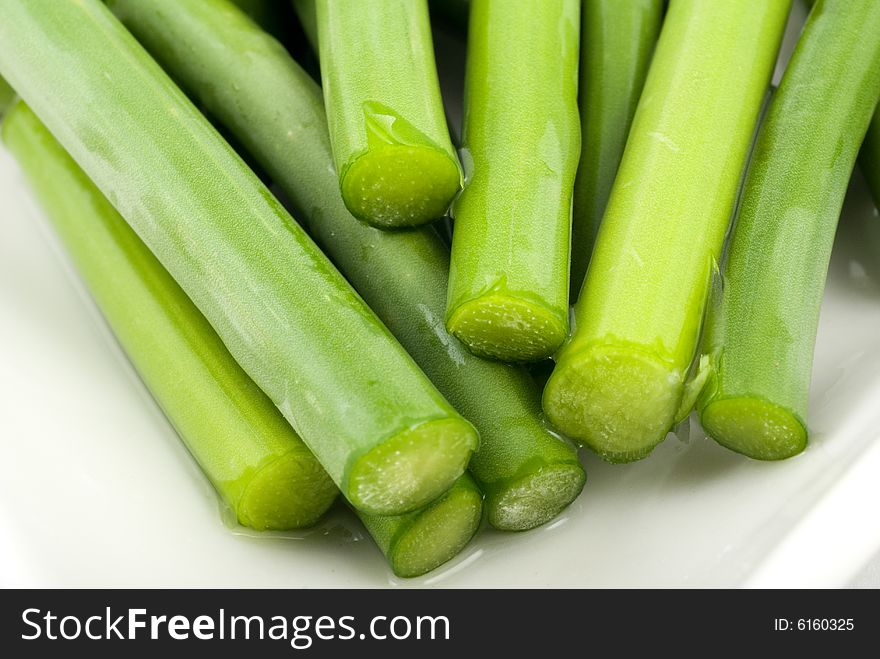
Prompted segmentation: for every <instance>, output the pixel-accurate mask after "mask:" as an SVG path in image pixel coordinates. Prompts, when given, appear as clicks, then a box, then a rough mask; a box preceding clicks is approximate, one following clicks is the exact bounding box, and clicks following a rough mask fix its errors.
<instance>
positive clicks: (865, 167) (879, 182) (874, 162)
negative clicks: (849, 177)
mask: <svg viewBox="0 0 880 659" xmlns="http://www.w3.org/2000/svg"><path fill="white" fill-rule="evenodd" d="M859 162H860V163H861V166H862V172H863V173H864V175H865V178H866V179H867V181H868V186H869V187H870V188H871V192H872V193H873V194H874V205H875V206H876V207H877V208H880V110H878V111H877V112H875V113H874V118H873V120H872V121H871V125H870V127H869V128H868V133H867V134H866V135H865V141H864V142H863V143H862V153H861V157H860V159H859Z"/></svg>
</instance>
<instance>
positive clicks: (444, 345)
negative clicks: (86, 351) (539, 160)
mask: <svg viewBox="0 0 880 659" xmlns="http://www.w3.org/2000/svg"><path fill="white" fill-rule="evenodd" d="M111 6H113V8H114V9H115V11H116V12H117V13H118V15H119V16H120V17H121V18H122V20H123V21H124V23H125V24H126V25H127V26H128V28H129V29H130V30H131V31H132V32H133V33H134V34H135V35H136V36H137V38H138V39H139V40H140V41H141V42H142V43H143V44H144V45H145V46H146V47H147V48H148V49H149V50H150V52H151V53H152V54H153V55H154V57H156V59H157V60H158V61H159V62H160V63H161V64H162V65H163V66H165V67H166V68H167V69H168V71H169V72H170V73H171V74H172V75H173V76H174V77H175V79H177V80H179V81H180V82H181V84H182V85H183V86H184V87H185V89H186V90H187V91H188V92H189V93H191V94H192V95H193V96H194V98H196V99H197V100H198V101H199V102H200V103H202V104H204V106H205V107H206V108H207V109H208V110H209V111H210V112H211V114H212V115H213V116H215V117H216V118H217V119H218V120H219V121H220V122H222V123H223V124H224V126H225V127H226V128H227V129H228V130H229V131H230V132H232V133H233V134H234V135H235V136H236V137H237V138H238V139H239V140H240V141H241V143H242V144H243V145H245V147H246V148H247V149H248V150H249V151H250V152H251V153H252V154H253V156H254V157H255V158H256V159H257V160H258V161H259V163H260V165H261V166H262V167H263V168H264V169H265V170H266V171H267V172H269V174H270V175H271V176H272V177H273V178H274V179H275V181H276V182H277V183H278V185H279V186H280V187H281V188H282V189H283V191H284V192H285V194H286V195H287V196H288V197H289V198H290V199H291V201H292V202H293V203H294V204H295V206H296V207H297V208H298V214H299V215H300V216H301V217H303V218H305V219H307V220H308V229H309V231H310V232H311V233H312V235H313V236H314V237H315V238H316V239H317V240H318V242H319V243H320V244H321V245H322V247H323V248H324V249H325V250H326V251H327V253H328V254H329V255H330V256H331V257H332V258H333V260H334V262H335V263H336V264H337V265H338V266H339V268H340V269H341V270H342V271H343V273H344V274H345V275H346V277H348V279H349V281H351V282H352V283H353V284H354V286H355V287H356V288H357V290H358V292H359V293H360V294H361V295H363V296H364V298H365V299H366V301H367V302H368V303H369V304H370V306H371V307H372V308H373V310H374V311H375V312H376V313H377V314H378V315H379V317H380V318H381V319H382V320H383V321H384V322H385V323H386V324H387V326H388V327H389V328H390V329H391V331H392V332H393V333H394V334H395V336H396V337H397V338H398V339H399V340H400V341H401V343H402V344H403V346H404V347H405V348H406V349H407V350H408V351H409V352H410V354H411V355H412V356H413V358H414V359H415V360H416V361H417V362H418V364H419V365H420V366H421V367H422V368H423V369H424V371H425V372H426V373H427V374H428V376H429V377H430V378H431V379H432V380H433V382H434V383H435V384H436V385H437V387H438V388H439V389H440V390H441V391H442V392H443V393H444V395H445V396H446V397H447V398H448V399H449V400H450V401H451V402H452V403H453V404H454V405H455V407H456V409H458V410H459V411H460V412H462V413H463V414H464V415H465V417H467V418H468V419H469V420H470V421H471V422H472V423H474V425H475V426H476V427H477V429H478V430H479V432H480V435H481V446H480V450H479V452H478V453H477V454H475V455H474V457H473V459H472V460H471V463H470V470H471V472H472V474H473V475H474V476H475V477H476V479H477V481H478V482H479V484H480V487H481V488H482V489H483V491H484V492H485V494H486V509H487V512H488V519H489V522H490V523H491V524H493V525H494V526H496V527H498V528H501V529H506V530H524V529H528V528H532V527H534V526H537V525H540V524H543V523H544V522H546V521H548V520H550V519H552V518H553V517H555V516H556V515H557V514H558V513H559V512H560V511H561V510H562V509H564V508H565V507H566V506H567V505H568V504H569V503H570V502H571V501H572V500H573V499H574V498H575V497H576V496H577V495H578V494H579V493H580V491H581V489H582V487H583V485H584V479H585V476H584V472H583V469H582V467H581V466H580V464H579V462H578V458H577V454H576V452H575V450H574V448H573V447H572V446H571V445H570V444H569V443H568V442H565V441H563V440H561V439H559V438H558V437H556V436H555V435H554V434H553V433H551V432H550V431H549V430H548V429H547V428H546V427H545V426H544V424H543V423H542V422H541V419H540V404H539V401H538V392H537V390H536V387H535V385H534V383H533V382H532V381H531V380H530V378H529V376H528V375H527V374H526V373H525V371H523V370H522V369H521V368H515V367H510V366H505V365H502V364H497V363H492V362H488V361H484V360H481V359H479V358H477V357H475V356H473V355H471V354H470V353H469V352H468V351H467V350H466V349H465V348H464V347H463V346H462V345H461V344H460V343H459V342H458V341H457V340H456V339H455V338H453V337H452V336H450V335H449V334H448V333H447V332H446V329H445V327H444V325H443V312H444V307H445V301H446V300H445V283H446V278H447V274H448V265H447V263H448V258H449V253H448V250H447V249H446V247H445V246H444V245H443V243H442V241H441V240H440V239H439V237H438V236H437V234H436V233H435V231H434V230H433V229H432V228H423V229H418V230H411V231H406V232H385V231H380V230H378V229H374V228H372V227H370V226H367V225H365V224H363V223H361V222H358V221H357V220H356V219H355V218H354V217H353V216H352V215H351V213H349V212H348V211H347V209H346V207H345V205H344V203H343V200H342V198H341V196H340V194H339V190H338V186H337V182H336V180H335V176H334V174H333V170H332V154H331V147H330V141H329V137H328V134H327V124H326V121H325V119H324V108H323V105H322V103H321V92H320V89H319V88H318V86H317V85H316V84H315V82H314V81H313V80H312V79H311V78H309V77H308V75H306V74H305V73H304V72H303V71H302V69H301V68H300V67H299V66H298V65H297V64H296V63H295V62H294V61H293V60H292V59H291V58H290V57H289V55H288V54H287V53H286V52H285V51H284V50H283V48H282V47H281V46H280V45H279V44H278V43H277V42H275V41H274V40H273V39H272V38H271V37H270V36H269V35H267V34H266V33H265V32H263V31H262V30H261V29H260V28H259V27H258V26H256V25H255V24H253V23H252V22H251V21H249V20H247V18H246V17H245V16H243V15H242V14H241V13H240V12H238V11H236V10H235V9H234V8H233V7H231V5H230V3H229V2H228V0H114V1H113V2H111ZM245 60H246V61H247V62H248V66H247V67H242V66H241V65H240V63H241V62H242V61H245Z"/></svg>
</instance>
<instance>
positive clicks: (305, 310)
mask: <svg viewBox="0 0 880 659" xmlns="http://www.w3.org/2000/svg"><path fill="white" fill-rule="evenodd" d="M233 9H235V11H238V9H236V8H233ZM0 13H2V15H3V21H2V22H0V71H2V74H3V75H4V76H5V77H6V78H7V80H8V81H9V82H10V84H11V85H12V86H13V87H14V88H15V90H16V91H17V92H18V93H19V94H20V95H21V96H22V98H23V99H24V100H25V101H26V102H27V103H28V105H29V106H30V107H31V108H32V109H33V110H34V112H35V114H36V115H37V116H38V117H40V119H41V120H42V121H43V122H44V123H45V124H46V126H47V127H48V128H49V130H51V131H52V133H53V134H54V135H55V136H56V138H57V139H58V141H59V142H60V143H61V144H62V145H63V146H64V148H65V149H66V150H67V151H68V152H69V153H70V154H71V156H72V157H73V158H74V159H75V160H76V161H77V163H78V164H79V165H80V166H81V167H82V169H83V170H84V171H85V172H86V174H87V175H88V176H89V177H90V178H91V179H92V181H94V182H95V184H96V185H97V186H98V188H99V189H100V190H101V191H102V193H103V194H104V195H105V196H106V197H107V198H108V199H109V200H110V201H111V203H112V204H113V205H114V206H115V207H116V209H117V210H118V211H119V212H120V214H121V215H122V216H123V217H124V218H125V220H126V221H127V222H128V223H129V224H130V225H131V226H132V228H133V229H134V230H135V231H136V232H137V233H138V235H139V236H140V237H141V239H142V240H143V241H144V242H145V243H146V244H147V246H148V247H149V248H150V250H151V251H152V252H153V253H154V254H155V255H156V257H157V258H158V259H159V261H160V262H161V263H162V265H163V266H164V267H165V268H166V269H167V270H168V272H169V273H170V274H171V275H172V277H174V279H175V280H176V281H177V282H178V284H179V285H180V286H181V288H182V289H183V290H184V291H185V292H186V294H187V295H188V296H189V297H190V299H192V300H193V302H194V303H195V304H196V306H197V307H198V308H199V310H200V311H201V312H202V313H203V314H204V316H205V317H206V318H207V319H208V322H209V323H210V324H211V326H212V327H213V328H214V330H215V331H216V332H217V334H218V336H219V337H220V339H221V340H222V341H223V343H224V344H225V345H226V347H227V348H228V349H229V352H230V353H231V354H232V355H233V357H234V358H235V360H236V361H237V362H238V363H239V364H240V365H241V367H242V369H243V370H244V371H245V372H246V373H247V374H248V375H249V376H250V377H251V378H252V379H253V380H254V382H256V383H257V385H258V386H259V387H260V389H262V390H263V391H264V392H265V393H266V394H267V395H268V396H269V398H270V399H271V400H272V402H273V403H274V404H275V405H276V406H278V407H279V409H280V410H281V411H282V412H283V413H284V415H285V417H286V418H287V420H288V421H289V422H290V423H291V425H292V426H293V428H294V429H295V430H296V431H297V433H298V434H299V435H300V437H302V438H303V440H304V441H305V442H306V444H307V445H308V446H309V448H310V449H311V451H312V452H313V453H314V454H315V456H316V457H317V458H318V460H319V462H320V463H321V465H322V466H323V467H324V469H325V470H326V471H327V473H328V474H329V475H330V477H331V478H332V479H333V481H334V482H335V483H336V485H337V486H338V487H339V488H340V490H341V491H342V493H343V494H344V495H345V497H346V498H347V499H348V500H349V501H350V502H351V503H352V504H353V505H354V506H355V507H356V508H358V509H359V510H361V511H364V512H369V513H373V514H383V515H389V514H402V513H405V512H408V511H411V510H415V509H417V508H420V507H422V506H424V505H425V504H427V503H429V502H430V501H432V500H434V499H436V498H437V497H438V496H440V495H441V494H442V493H443V492H445V491H446V490H448V489H449V487H450V486H451V485H452V484H453V483H454V482H455V480H456V479H457V478H458V477H459V476H460V475H461V474H462V473H463V471H464V469H465V467H466V465H467V462H468V460H469V458H470V455H471V453H472V451H473V450H474V449H475V448H476V446H477V443H478V435H477V433H476V431H475V430H474V428H473V426H471V424H470V423H468V422H467V421H465V420H464V419H463V418H462V417H461V416H460V415H459V414H458V413H457V412H456V411H455V410H454V409H453V408H452V406H451V405H450V404H449V403H448V402H447V401H446V399H445V398H443V396H442V395H441V394H440V393H439V392H438V391H437V390H436V388H435V387H434V386H433V385H432V384H431V382H430V381H429V380H428V378H427V376H425V374H424V373H422V371H421V370H420V369H419V368H418V367H417V365H416V364H415V362H413V360H412V358H411V357H410V356H409V355H408V354H407V353H406V352H405V350H404V349H403V348H402V347H401V346H400V344H399V343H397V341H396V340H395V339H394V338H393V336H392V335H391V333H390V332H389V331H388V330H387V328H385V326H384V325H383V324H382V323H381V321H380V320H379V319H378V318H377V317H376V315H375V314H374V313H373V312H372V311H371V310H370V309H369V307H368V306H367V305H366V303H364V301H363V300H362V299H361V298H360V297H359V296H358V295H357V294H356V293H355V291H354V290H353V289H352V288H351V286H350V285H349V284H348V282H346V281H345V279H344V278H343V277H342V275H341V274H339V272H338V271H337V270H336V269H335V268H334V267H333V265H332V264H331V263H330V261H329V260H328V259H327V257H325V256H324V254H323V253H322V252H320V251H319V250H318V248H317V247H316V246H315V245H314V243H313V242H312V241H311V239H310V238H309V237H308V236H307V235H306V233H305V232H304V230H303V229H302V228H301V227H300V226H299V225H297V224H296V222H294V221H293V219H292V218H291V217H290V215H289V214H288V213H287V212H286V211H285V210H284V208H283V207H282V206H281V204H280V203H278V201H277V200H276V199H275V198H274V197H273V196H272V195H271V193H270V192H269V191H268V190H267V189H266V187H265V186H264V185H263V184H262V183H261V182H260V181H259V179H258V178H257V177H256V176H255V175H254V173H253V172H252V171H251V170H250V169H249V168H248V167H247V166H246V165H245V163H244V162H243V161H242V160H241V158H240V157H239V156H238V155H237V154H235V152H234V151H233V150H232V148H231V147H230V146H229V145H228V144H227V143H226V142H225V141H224V140H223V139H222V138H221V137H220V136H219V134H218V133H217V132H216V130H215V129H213V128H212V127H211V126H210V124H209V123H208V122H207V121H206V120H205V118H204V117H203V116H202V115H201V114H199V112H198V111H197V110H196V108H195V107H194V106H193V104H192V103H191V102H190V101H189V100H188V99H187V98H186V97H185V96H184V95H183V94H182V92H180V90H179V89H178V88H177V87H176V86H175V85H174V83H173V82H172V81H171V80H170V79H169V78H168V76H167V75H166V74H165V73H164V72H163V71H162V70H161V68H159V66H158V65H157V64H156V63H155V62H154V61H153V60H152V58H150V56H149V55H148V54H147V53H146V52H145V51H144V50H143V48H142V47H141V46H140V45H139V44H138V43H137V42H136V41H135V39H134V37H132V36H131V34H130V33H129V32H128V31H126V30H125V28H124V27H123V26H122V25H121V24H120V23H119V22H118V20H116V18H115V17H114V16H113V15H112V14H111V13H110V11H109V10H108V9H107V8H106V7H105V6H104V5H103V4H102V3H101V2H99V1H98V0H82V1H80V2H55V1H54V0H32V1H28V2H18V1H16V0H0Z"/></svg>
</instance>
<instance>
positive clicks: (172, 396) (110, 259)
mask: <svg viewBox="0 0 880 659" xmlns="http://www.w3.org/2000/svg"><path fill="white" fill-rule="evenodd" d="M2 132H3V140H4V142H5V143H6V145H7V147H8V148H9V150H10V151H11V152H12V153H13V155H14V156H15V157H16V159H17V160H18V162H19V164H20V165H21V167H22V169H23V170H24V173H25V176H26V177H27V179H28V182H29V183H30V185H31V186H32V187H33V189H34V192H35V193H36V195H37V197H38V199H39V201H40V203H41V205H42V206H43V208H44V209H45V211H46V213H47V215H48V217H49V219H50V220H51V222H52V224H53V226H54V228H55V230H56V232H57V234H58V236H59V238H60V239H61V242H62V243H63V244H64V246H65V248H66V250H67V252H68V253H69V254H70V256H71V258H72V259H73V262H74V263H75V265H76V268H77V270H78V271H79V273H80V275H81V276H82V278H83V280H84V281H85V283H86V286H87V287H88V289H89V292H90V293H91V295H92V297H93V298H94V300H95V302H96V303H97V305H98V307H99V308H100V309H101V312H102V313H103V314H104V317H105V318H106V319H107V322H108V323H109V324H110V327H111V328H112V329H113V333H114V334H115V335H116V337H117V339H118V340H119V343H120V344H121V345H122V347H123V349H124V350H125V352H126V354H127V355H128V357H129V359H130V360H131V362H132V364H133V365H134V367H135V368H136V369H137V371H138V373H139V374H140V376H141V378H142V379H143V381H144V383H145V384H146V385H147V387H148V388H149V389H150V391H151V392H152V394H153V396H154V397H155V399H156V402H157V403H158V404H159V406H160V407H161V408H162V409H163V410H164V411H165V413H166V415H167V416H168V419H169V420H170V421H171V423H172V424H173V425H174V427H175V428H176V429H177V432H178V433H179V435H180V438H181V439H182V440H183V442H184V443H185V444H186V446H187V448H189V450H190V453H192V455H193V457H194V458H195V459H196V461H197V462H198V463H199V466H200V467H201V468H202V471H204V473H205V475H206V476H207V477H208V479H209V480H210V481H211V483H213V485H214V487H215V488H216V490H217V492H218V493H219V494H220V496H221V497H222V498H223V500H224V501H225V502H226V504H227V505H228V506H229V507H230V508H231V509H232V510H233V512H234V513H235V516H236V519H237V520H238V521H239V522H240V523H241V524H243V525H245V526H250V527H253V528H255V529H258V530H264V529H294V528H301V527H304V526H310V525H311V524H314V523H315V522H316V521H317V519H318V518H319V517H320V516H321V515H322V514H323V513H324V511H325V510H326V509H327V508H328V507H329V506H330V504H331V503H332V502H333V500H334V499H335V498H336V494H337V489H336V487H335V486H334V485H333V481H332V480H330V477H329V476H327V473H326V472H325V471H324V470H323V469H322V468H321V465H320V464H318V461H317V460H316V459H315V458H314V456H313V455H312V454H311V452H310V451H309V450H308V448H306V445H305V444H304V443H303V442H302V440H301V439H300V438H299V437H297V436H296V433H294V431H293V429H292V428H291V427H290V425H289V424H288V423H287V422H286V421H285V420H284V418H283V417H282V416H281V415H280V414H279V413H278V410H277V409H276V408H275V406H274V405H273V404H272V401H270V400H269V399H268V398H267V397H266V395H265V394H264V393H263V392H262V391H260V389H259V388H258V387H257V385H255V384H254V383H253V381H252V380H251V379H250V378H249V377H248V376H247V375H246V374H245V372H244V371H242V370H241V367H240V366H239V365H238V364H237V363H236V362H235V360H234V359H233V358H232V356H231V355H230V354H229V351H228V350H227V349H226V347H225V346H224V345H223V343H222V342H221V341H220V337H218V336H217V333H216V332H215V331H214V330H213V329H212V328H211V326H210V325H209V324H208V321H207V320H205V317H204V316H203V315H202V314H201V313H199V310H198V309H196V307H195V306H194V305H193V303H192V302H191V301H190V300H189V298H187V297H186V294H185V293H184V292H183V291H182V290H181V289H180V286H178V285H177V283H176V282H175V281H174V280H173V279H172V278H171V276H170V275H169V274H168V272H167V271H166V270H165V269H164V268H163V267H162V266H161V264H160V263H159V261H157V260H156V257H154V256H153V255H152V254H151V253H150V251H149V250H148V249H147V248H146V246H145V245H144V244H143V242H141V240H140V239H139V238H138V237H137V235H136V234H135V233H134V231H132V230H131V228H130V227H129V226H128V225H127V224H126V223H125V220H123V219H122V217H120V215H119V213H117V212H116V210H115V209H114V208H113V206H111V205H110V202H108V201H107V199H106V198H105V197H104V196H103V195H102V194H101V193H100V192H99V191H98V189H97V188H96V187H95V186H94V184H93V183H92V182H91V181H90V180H89V179H88V177H87V176H86V175H85V174H84V173H83V171H82V170H81V169H80V168H79V167H78V166H77V165H76V163H75V162H74V161H73V160H72V159H71V158H70V156H69V155H68V154H67V152H65V151H64V149H63V148H62V147H61V145H60V144H58V142H57V141H56V140H55V138H53V137H52V135H51V134H50V133H49V131H48V130H46V127H45V126H43V125H42V124H41V123H40V120H39V119H37V117H36V116H35V115H34V114H33V113H32V112H31V111H30V109H29V108H28V107H27V106H25V105H24V103H22V102H19V103H18V104H17V105H16V106H14V107H13V109H12V110H11V111H10V112H9V114H8V116H7V117H6V118H5V120H4V122H3V126H2ZM156 476H157V478H161V475H159V474H157V475H156Z"/></svg>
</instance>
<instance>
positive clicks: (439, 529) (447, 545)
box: [356, 474, 483, 577]
mask: <svg viewBox="0 0 880 659" xmlns="http://www.w3.org/2000/svg"><path fill="white" fill-rule="evenodd" d="M482 502H483V494H482V493H481V492H480V489H479V488H478V487H477V484H476V483H474V481H473V479H471V478H470V477H469V476H468V475H467V474H465V475H463V476H462V477H461V478H459V479H458V481H457V482H456V483H455V485H453V486H452V488H451V489H450V490H449V491H448V492H447V493H446V494H444V495H443V496H442V497H440V498H439V499H437V500H436V501H434V502H433V503H432V504H430V505H429V506H428V507H427V508H422V509H421V510H418V511H416V512H413V513H408V514H406V515H398V516H395V517H380V516H378V515H364V514H363V513H358V517H360V518H361V521H362V522H363V523H364V526H366V527H367V531H369V532H370V535H371V536H372V537H373V540H375V541H376V544H377V545H378V546H379V549H381V550H382V553H383V554H385V557H386V558H387V559H388V562H389V564H390V565H391V569H392V570H393V571H394V574H396V575H397V576H398V577H419V576H421V575H423V574H425V573H426V572H430V571H431V570H433V569H434V568H436V567H439V566H440V565H443V564H444V563H446V562H447V561H449V560H450V559H452V558H454V557H455V556H456V555H457V554H458V553H459V552H461V550H462V549H464V548H465V546H467V544H468V542H470V540H471V538H473V537H474V534H475V533H476V532H477V529H479V528H480V521H481V520H482V514H483V513H482V509H483V503H482ZM356 512H357V511H356Z"/></svg>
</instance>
